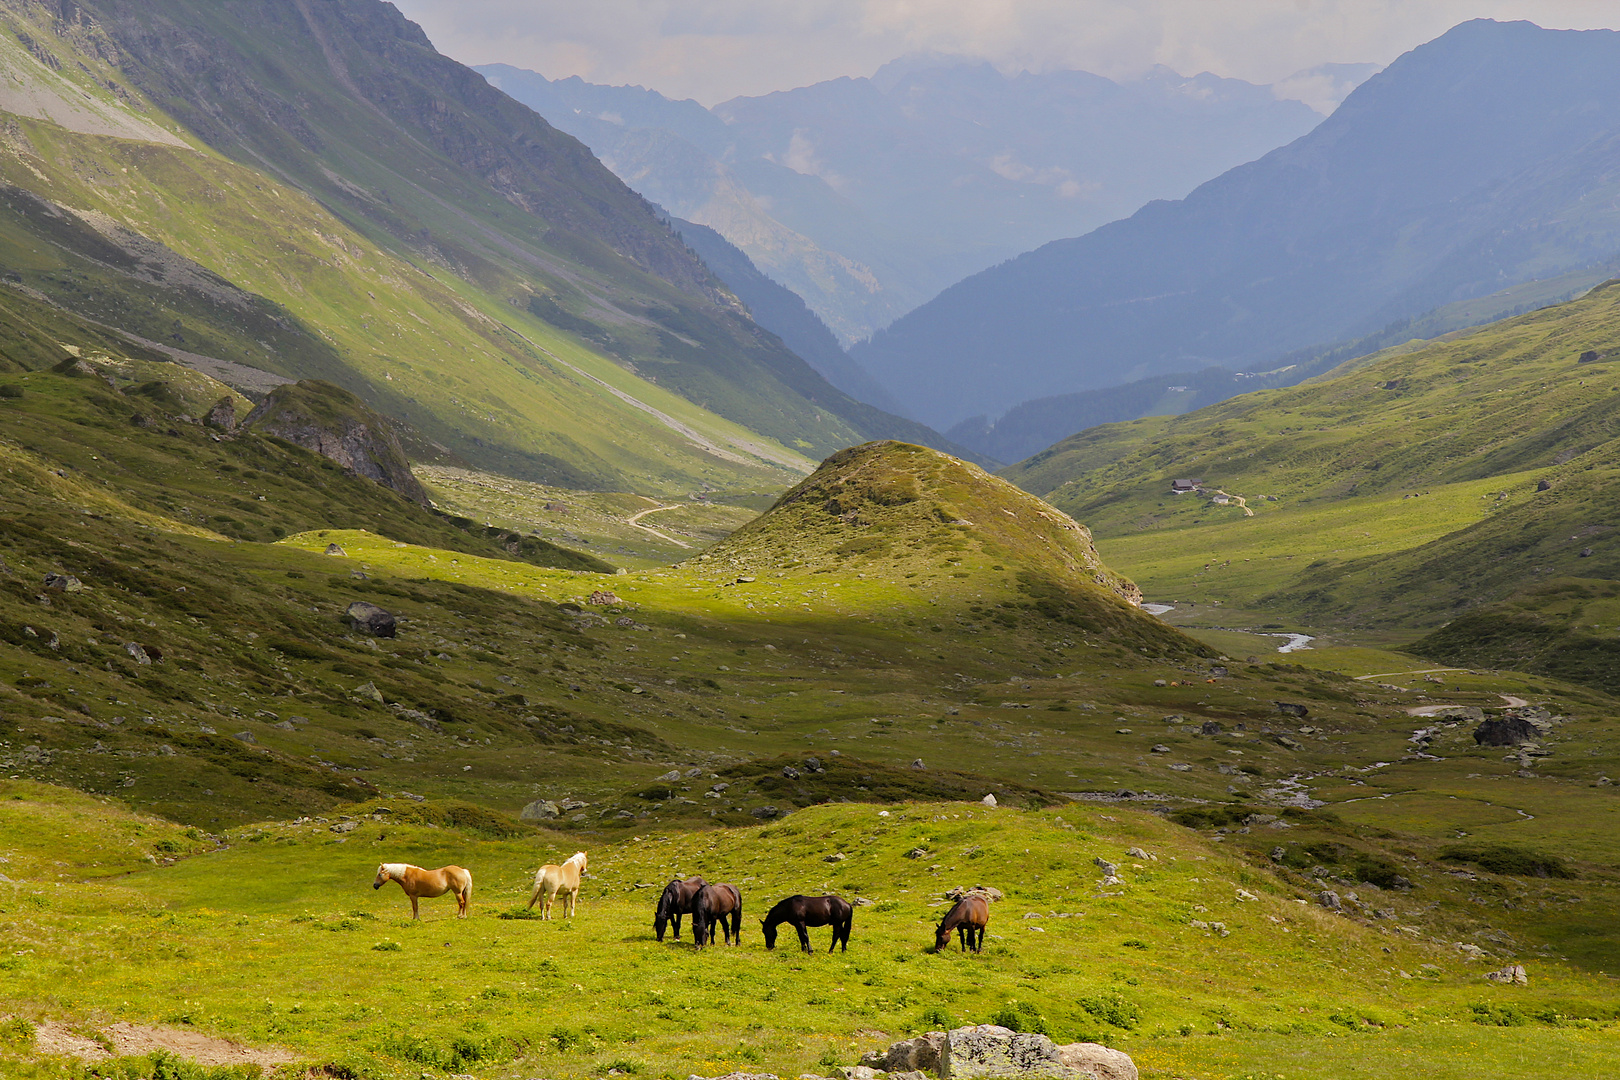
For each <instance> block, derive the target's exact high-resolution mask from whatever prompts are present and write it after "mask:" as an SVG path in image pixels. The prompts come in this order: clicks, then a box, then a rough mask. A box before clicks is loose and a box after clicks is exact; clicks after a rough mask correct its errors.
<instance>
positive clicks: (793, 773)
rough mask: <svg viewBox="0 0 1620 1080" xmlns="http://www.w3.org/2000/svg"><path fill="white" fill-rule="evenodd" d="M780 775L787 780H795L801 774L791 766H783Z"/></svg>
mask: <svg viewBox="0 0 1620 1080" xmlns="http://www.w3.org/2000/svg"><path fill="white" fill-rule="evenodd" d="M782 775H783V776H785V777H787V778H788V779H789V780H797V779H798V778H799V777H800V776H801V775H802V774H801V773H800V772H799V770H798V769H795V768H794V767H793V766H791V765H785V766H783V767H782Z"/></svg>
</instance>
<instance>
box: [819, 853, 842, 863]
mask: <svg viewBox="0 0 1620 1080" xmlns="http://www.w3.org/2000/svg"><path fill="white" fill-rule="evenodd" d="M847 858H849V856H848V855H845V854H844V853H843V852H842V851H835V852H833V853H832V854H831V855H828V856H827V857H826V858H824V859H822V860H821V861H822V862H843V861H844V860H845V859H847Z"/></svg>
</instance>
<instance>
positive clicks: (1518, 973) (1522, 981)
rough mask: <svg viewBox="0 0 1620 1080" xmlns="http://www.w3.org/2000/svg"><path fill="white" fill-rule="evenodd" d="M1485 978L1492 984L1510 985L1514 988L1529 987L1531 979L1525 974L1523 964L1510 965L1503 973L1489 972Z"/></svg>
mask: <svg viewBox="0 0 1620 1080" xmlns="http://www.w3.org/2000/svg"><path fill="white" fill-rule="evenodd" d="M1485 977H1486V978H1487V979H1489V980H1490V981H1491V982H1497V983H1510V984H1512V985H1514V986H1528V985H1529V983H1530V977H1529V976H1528V975H1526V974H1525V973H1524V965H1523V964H1509V965H1508V966H1507V967H1505V968H1503V969H1502V970H1501V971H1487V972H1486V973H1485Z"/></svg>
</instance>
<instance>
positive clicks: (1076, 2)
mask: <svg viewBox="0 0 1620 1080" xmlns="http://www.w3.org/2000/svg"><path fill="white" fill-rule="evenodd" d="M394 2H395V4H396V5H397V6H398V7H399V8H400V10H402V11H403V12H404V13H405V14H406V15H408V16H409V17H410V18H412V19H414V20H416V21H417V22H419V23H421V24H422V26H423V28H424V29H426V30H427V32H428V35H429V36H430V37H432V39H433V42H434V44H435V45H437V46H438V47H439V49H440V50H441V51H443V52H445V53H448V54H449V55H451V56H453V57H455V58H456V59H458V60H461V61H463V62H465V63H469V64H485V63H496V62H501V63H508V64H513V65H515V66H518V67H525V68H529V69H531V70H534V71H538V72H540V73H541V74H543V75H545V76H547V77H548V78H561V77H563V76H567V75H579V76H581V77H582V78H584V79H587V80H589V81H591V82H603V83H614V84H619V83H635V84H639V85H642V86H647V87H651V88H652V89H655V90H659V91H662V92H663V93H665V94H667V95H669V96H671V97H694V98H696V99H698V100H699V101H701V102H703V103H704V104H705V105H712V104H714V103H716V102H719V101H723V100H725V99H727V98H730V97H735V96H737V95H740V94H749V95H752V94H763V93H768V92H769V91H772V90H786V89H791V88H793V87H796V86H805V85H808V84H810V83H813V82H819V81H821V80H823V79H830V78H836V77H837V76H840V75H870V74H871V73H872V72H873V71H875V70H876V69H877V68H878V67H879V66H880V65H882V64H883V63H885V62H887V61H889V60H892V59H894V58H895V57H897V56H901V55H904V54H907V53H912V52H925V51H937V52H945V53H957V54H966V55H971V56H980V57H984V58H986V59H989V60H992V61H994V62H995V63H996V64H998V65H1000V66H1001V67H1003V68H1004V69H1008V70H1014V69H1018V68H1029V69H1035V70H1043V69H1049V68H1054V67H1077V68H1083V69H1085V70H1088V71H1095V72H1099V73H1101V74H1105V75H1111V76H1116V77H1118V76H1129V75H1131V74H1133V73H1135V72H1139V71H1141V70H1143V69H1145V68H1147V67H1149V66H1151V65H1153V64H1165V65H1167V66H1169V67H1172V68H1175V69H1176V70H1177V71H1180V72H1182V73H1183V74H1196V73H1197V72H1200V71H1212V72H1214V73H1216V74H1217V75H1227V76H1232V77H1236V78H1242V79H1248V80H1250V81H1252V82H1262V83H1271V82H1275V81H1277V80H1279V79H1283V78H1285V77H1287V76H1288V75H1290V74H1292V73H1294V72H1296V71H1299V70H1301V69H1304V68H1310V67H1315V66H1316V65H1318V64H1324V63H1333V62H1363V61H1373V62H1377V63H1380V64H1382V63H1388V62H1389V61H1390V60H1393V59H1394V58H1395V57H1396V56H1398V55H1400V54H1401V53H1402V52H1404V51H1405V50H1407V49H1409V48H1411V47H1413V46H1414V45H1418V44H1421V43H1422V42H1424V41H1427V40H1429V39H1430V38H1433V37H1436V36H1438V35H1439V34H1441V33H1444V32H1445V30H1446V29H1447V28H1449V27H1451V26H1453V25H1455V24H1456V23H1459V22H1462V21H1464V20H1466V19H1473V18H1492V19H1503V20H1506V19H1529V20H1531V21H1533V22H1536V23H1539V24H1541V25H1542V26H1549V27H1560V28H1578V29H1588V28H1592V27H1611V28H1612V27H1620V5H1617V4H1616V3H1614V0H394Z"/></svg>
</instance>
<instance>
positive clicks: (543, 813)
mask: <svg viewBox="0 0 1620 1080" xmlns="http://www.w3.org/2000/svg"><path fill="white" fill-rule="evenodd" d="M561 813H562V808H561V807H559V806H558V805H557V804H556V803H554V802H552V801H551V800H550V799H536V800H535V801H534V802H532V803H530V804H529V805H527V806H525V807H524V808H523V809H522V810H521V811H519V813H518V820H520V821H550V820H551V819H553V818H555V817H557V816H558V815H559V814H561Z"/></svg>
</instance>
